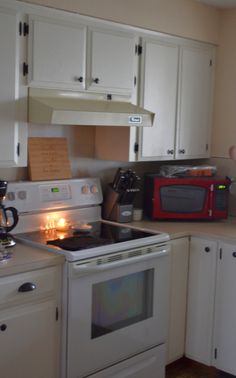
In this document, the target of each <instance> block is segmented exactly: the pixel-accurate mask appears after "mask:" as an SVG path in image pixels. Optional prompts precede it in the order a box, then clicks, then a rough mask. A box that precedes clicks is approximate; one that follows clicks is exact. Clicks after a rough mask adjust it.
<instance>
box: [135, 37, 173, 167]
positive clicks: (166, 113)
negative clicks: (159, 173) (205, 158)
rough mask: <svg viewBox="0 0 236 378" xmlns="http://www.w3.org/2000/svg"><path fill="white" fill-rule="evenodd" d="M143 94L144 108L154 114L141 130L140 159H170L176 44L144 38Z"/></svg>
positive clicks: (171, 157)
mask: <svg viewBox="0 0 236 378" xmlns="http://www.w3.org/2000/svg"><path fill="white" fill-rule="evenodd" d="M143 47H144V51H143V56H142V71H141V76H142V78H143V81H142V97H143V101H142V103H143V106H144V108H145V109H147V110H150V111H152V112H154V113H155V120H154V124H153V126H152V127H147V128H144V129H142V130H140V131H141V138H140V151H139V155H140V156H139V160H163V159H164V160H172V159H173V158H174V148H175V124H176V96H177V77H178V47H177V46H175V45H172V44H168V43H165V42H162V41H159V40H148V39H145V40H144V46H143Z"/></svg>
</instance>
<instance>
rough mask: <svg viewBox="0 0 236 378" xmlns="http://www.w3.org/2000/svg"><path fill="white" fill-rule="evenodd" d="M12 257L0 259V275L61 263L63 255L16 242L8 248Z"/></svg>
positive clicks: (63, 259)
mask: <svg viewBox="0 0 236 378" xmlns="http://www.w3.org/2000/svg"><path fill="white" fill-rule="evenodd" d="M10 251H11V252H12V253H13V256H12V258H10V259H8V260H6V261H0V277H3V276H8V275H10V274H17V273H23V272H27V271H30V270H35V269H40V268H46V267H49V266H53V265H57V264H63V263H64V261H65V258H64V256H62V255H57V254H55V253H52V252H47V251H45V250H41V249H38V248H33V247H30V246H27V245H24V244H21V243H17V244H16V245H15V246H14V247H12V248H11V249H10Z"/></svg>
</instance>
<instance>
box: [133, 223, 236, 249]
mask: <svg viewBox="0 0 236 378" xmlns="http://www.w3.org/2000/svg"><path fill="white" fill-rule="evenodd" d="M129 225H132V226H133V227H138V228H142V229H145V230H150V231H154V232H156V231H161V232H167V233H168V234H169V235H170V238H171V239H177V238H181V237H184V236H190V235H192V236H200V237H205V238H214V239H221V240H227V241H230V242H233V243H236V218H235V217H234V218H233V217H232V218H229V219H227V220H220V221H211V222H207V221H198V222H195V221H194V222H193V221H188V222H182V221H151V220H145V219H144V220H142V221H139V222H132V223H130V224H129Z"/></svg>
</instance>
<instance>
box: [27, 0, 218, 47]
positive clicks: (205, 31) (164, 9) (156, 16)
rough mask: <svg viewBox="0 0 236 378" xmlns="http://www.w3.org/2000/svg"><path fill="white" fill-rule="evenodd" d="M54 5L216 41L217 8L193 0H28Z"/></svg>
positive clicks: (189, 36)
mask: <svg viewBox="0 0 236 378" xmlns="http://www.w3.org/2000/svg"><path fill="white" fill-rule="evenodd" d="M28 2H29V3H34V4H41V5H45V6H50V7H53V8H61V9H66V10H70V11H75V12H78V13H81V14H84V15H89V16H93V17H99V18H102V19H107V20H112V21H116V22H121V23H124V24H129V25H134V26H139V27H143V28H147V29H152V30H156V31H161V32H165V33H170V34H174V35H179V36H183V37H187V38H193V39H197V40H201V41H206V42H212V43H217V42H218V28H219V19H220V11H219V10H217V9H216V8H213V7H208V6H206V5H203V4H200V3H198V2H195V1H194V0H29V1H28Z"/></svg>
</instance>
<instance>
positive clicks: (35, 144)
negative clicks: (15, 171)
mask: <svg viewBox="0 0 236 378" xmlns="http://www.w3.org/2000/svg"><path fill="white" fill-rule="evenodd" d="M28 154H29V178H30V180H32V181H35V180H55V179H56V180H57V179H68V178H71V177H72V175H71V168H70V162H69V157H68V147H67V139H66V138H29V139H28Z"/></svg>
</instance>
